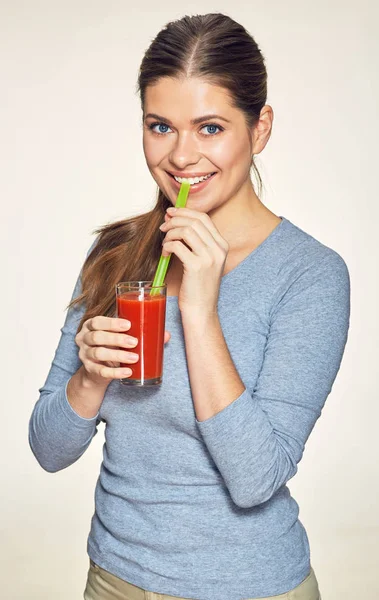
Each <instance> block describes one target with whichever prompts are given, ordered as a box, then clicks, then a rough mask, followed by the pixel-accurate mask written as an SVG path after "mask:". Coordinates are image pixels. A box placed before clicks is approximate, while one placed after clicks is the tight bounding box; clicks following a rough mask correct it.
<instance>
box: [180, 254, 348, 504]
mask: <svg viewBox="0 0 379 600" xmlns="http://www.w3.org/2000/svg"><path fill="white" fill-rule="evenodd" d="M278 296H279V299H278V301H277V302H276V304H275V306H274V308H273V310H272V314H271V324H270V331H269V335H268V338H267V343H266V347H265V355H264V361H263V365H262V369H261V372H260V374H259V377H258V379H257V381H256V384H255V386H254V390H253V393H250V392H249V391H248V390H246V389H245V386H244V385H243V384H242V382H241V379H240V377H239V375H238V373H237V371H236V369H235V367H234V364H233V362H232V359H231V356H230V354H229V350H228V348H227V345H226V343H225V340H224V338H223V335H222V331H221V328H220V324H219V322H218V319H217V317H215V318H211V319H208V320H207V323H206V327H205V326H204V325H205V323H203V322H202V321H201V319H200V320H198V319H197V318H196V319H195V318H194V317H191V316H189V315H186V314H183V315H182V320H183V328H184V333H185V344H186V353H187V360H188V367H189V373H190V382H191V390H192V395H193V401H194V406H195V412H196V417H197V421H198V423H197V424H198V427H199V430H200V432H201V434H202V436H203V439H204V442H205V443H206V445H207V448H208V450H209V452H210V454H211V456H212V458H213V460H214V462H215V464H216V465H217V467H218V469H219V471H220V473H221V475H222V476H223V479H224V481H225V484H226V486H227V487H228V489H229V492H230V495H231V497H232V499H233V501H234V502H235V503H236V504H237V505H238V506H240V507H242V508H249V507H252V506H255V505H258V504H261V503H263V502H266V501H267V500H269V499H270V498H271V497H272V496H273V495H274V494H275V492H276V491H277V490H278V489H279V488H280V487H281V486H283V485H284V484H285V483H286V482H287V481H288V480H289V479H291V477H293V476H294V475H295V473H296V471H297V463H298V462H299V461H300V460H301V457H302V455H303V451H304V446H305V443H306V440H307V439H308V437H309V435H310V433H311V431H312V429H313V427H314V425H315V423H316V421H317V419H318V417H319V416H320V414H321V410H322V407H323V405H324V403H325V400H326V398H327V396H328V395H329V393H330V391H331V389H332V385H333V382H334V380H335V377H336V375H337V372H338V370H339V367H340V363H341V360H342V355H343V352H344V347H345V344H346V340H347V332H348V327H349V310H350V282H349V275H348V271H347V268H346V265H345V263H344V261H343V260H342V259H341V257H340V256H339V255H338V254H337V253H335V252H333V251H330V252H328V254H327V255H326V256H325V258H324V259H323V260H321V261H320V260H319V261H318V264H315V265H312V266H311V267H309V268H307V269H305V270H303V272H301V274H300V275H299V276H297V277H296V279H295V280H294V281H293V283H292V284H291V285H290V286H289V288H288V289H287V290H285V291H283V293H282V294H279V295H278Z"/></svg>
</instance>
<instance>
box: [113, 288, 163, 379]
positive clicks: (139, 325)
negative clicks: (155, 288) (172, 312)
mask: <svg viewBox="0 0 379 600" xmlns="http://www.w3.org/2000/svg"><path fill="white" fill-rule="evenodd" d="M117 316H118V317H121V318H122V319H127V320H128V321H130V323H131V327H130V329H129V330H128V331H127V334H128V335H131V336H133V337H135V338H137V339H138V344H137V346H134V347H133V348H131V349H130V352H135V353H136V354H139V360H138V361H137V362H136V363H131V364H121V365H120V366H122V367H128V368H130V369H132V372H133V373H132V375H130V377H127V378H125V379H123V380H122V381H123V383H126V384H127V383H128V382H129V381H130V383H135V384H137V385H138V384H140V385H146V384H147V385H149V384H158V383H161V379H162V371H163V348H164V332H165V317H166V296H162V295H150V291H149V289H147V291H145V293H144V292H143V290H140V291H137V290H136V291H131V292H124V293H122V294H119V295H117ZM123 350H125V348H123Z"/></svg>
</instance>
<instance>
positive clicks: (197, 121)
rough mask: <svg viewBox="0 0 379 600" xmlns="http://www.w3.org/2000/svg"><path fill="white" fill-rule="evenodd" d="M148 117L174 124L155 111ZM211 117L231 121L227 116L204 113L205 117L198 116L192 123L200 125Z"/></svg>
mask: <svg viewBox="0 0 379 600" xmlns="http://www.w3.org/2000/svg"><path fill="white" fill-rule="evenodd" d="M148 117H152V118H153V119H157V120H158V121H163V122H164V123H167V125H172V122H171V121H170V120H169V119H165V118H164V117H160V116H159V115H156V114H155V113H149V114H148V115H146V117H145V119H147V118H148ZM211 119H220V120H221V121H226V122H227V123H230V121H229V120H228V119H225V117H221V116H220V115H204V116H203V117H197V118H196V119H192V121H191V125H198V124H199V123H203V122H204V121H209V120H211Z"/></svg>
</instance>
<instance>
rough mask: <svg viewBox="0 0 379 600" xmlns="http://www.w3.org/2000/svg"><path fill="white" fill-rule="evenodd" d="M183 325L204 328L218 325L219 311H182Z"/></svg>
mask: <svg viewBox="0 0 379 600" xmlns="http://www.w3.org/2000/svg"><path fill="white" fill-rule="evenodd" d="M181 317H182V323H183V326H184V327H186V326H188V327H191V328H192V327H194V328H197V329H201V330H203V329H204V328H207V329H208V328H211V327H218V326H219V325H220V319H219V316H218V312H217V311H212V312H208V311H204V310H196V311H195V310H187V311H182V312H181Z"/></svg>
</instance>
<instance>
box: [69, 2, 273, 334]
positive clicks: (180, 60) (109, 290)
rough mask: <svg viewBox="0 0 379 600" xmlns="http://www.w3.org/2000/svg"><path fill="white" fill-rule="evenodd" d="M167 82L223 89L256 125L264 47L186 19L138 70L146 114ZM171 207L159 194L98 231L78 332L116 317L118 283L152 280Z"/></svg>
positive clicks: (225, 24) (235, 26) (226, 27)
mask: <svg viewBox="0 0 379 600" xmlns="http://www.w3.org/2000/svg"><path fill="white" fill-rule="evenodd" d="M161 77H176V78H180V77H201V78H203V80H205V81H207V82H208V83H211V84H214V85H218V86H220V87H223V88H225V89H226V90H228V91H229V94H230V96H231V98H232V99H233V101H234V106H235V107H236V108H239V109H240V110H241V111H242V112H243V113H244V115H245V121H246V125H247V126H248V127H249V128H251V127H254V125H255V124H256V123H257V121H258V119H259V115H260V112H261V109H262V107H263V106H264V105H265V103H266V99H267V72H266V67H265V64H264V58H263V55H262V53H261V51H260V49H259V48H258V45H257V44H256V42H255V40H254V39H253V38H252V37H251V35H250V34H249V33H248V32H247V31H246V29H245V28H244V27H242V25H240V24H239V23H236V21H234V20H233V19H231V18H230V17H228V16H226V15H224V14H221V13H209V14H206V15H194V16H187V15H186V16H184V17H183V18H182V19H180V20H176V21H171V22H170V23H168V24H167V25H166V26H165V27H164V28H163V29H162V30H161V31H160V32H159V33H158V35H157V36H156V37H155V39H154V40H153V41H152V43H151V44H150V46H149V48H148V49H147V50H146V52H145V55H144V57H143V59H142V62H141V66H140V70H139V76H138V83H137V92H139V94H140V99H141V107H142V112H143V111H144V101H145V94H146V88H147V87H148V86H149V85H154V84H155V83H156V82H157V81H158V80H159V79H160V78H161ZM252 167H253V169H254V172H255V174H256V176H257V179H258V183H259V186H258V190H259V192H258V193H259V194H260V193H261V187H262V180H261V177H260V174H259V172H258V169H257V168H256V165H255V163H254V158H252ZM169 206H171V202H170V201H169V200H168V199H167V198H166V196H165V195H164V194H163V192H162V191H161V190H160V189H158V197H157V202H156V205H155V206H154V208H153V209H152V210H151V211H149V212H147V213H144V214H141V215H137V216H134V217H132V218H128V219H125V220H122V221H117V222H115V223H111V224H107V225H104V226H102V227H100V228H99V229H97V230H96V231H95V233H96V234H98V238H97V240H96V244H95V246H94V248H93V249H92V251H91V252H90V253H89V255H88V257H87V259H86V261H85V263H84V265H83V269H82V276H81V287H82V289H81V293H80V295H79V296H77V298H75V299H74V300H73V301H72V302H71V303H70V305H69V307H71V306H73V305H75V304H81V303H82V302H84V303H85V307H86V308H85V313H84V315H83V317H82V319H81V322H80V324H79V326H78V331H80V329H81V327H82V325H83V323H84V321H85V320H86V319H89V318H90V317H94V316H96V315H105V316H115V285H116V283H118V282H120V281H142V280H145V281H150V280H152V279H153V277H154V273H155V269H156V267H157V264H158V260H159V257H160V254H161V251H162V240H163V238H164V235H165V234H164V233H163V232H161V231H160V229H159V225H160V224H161V223H163V221H164V215H165V212H166V209H167V208H168V207H169Z"/></svg>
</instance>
